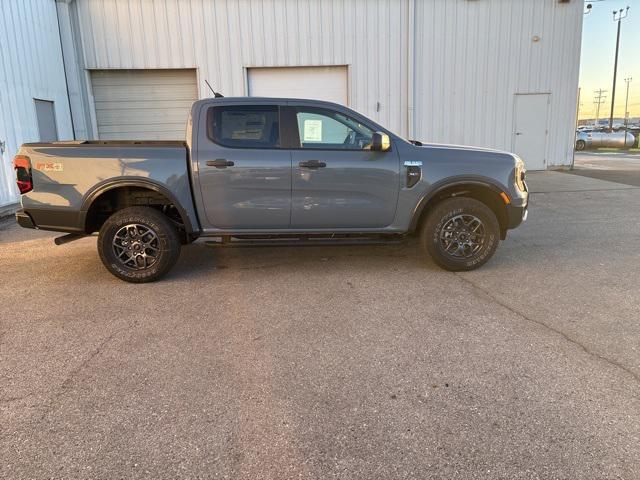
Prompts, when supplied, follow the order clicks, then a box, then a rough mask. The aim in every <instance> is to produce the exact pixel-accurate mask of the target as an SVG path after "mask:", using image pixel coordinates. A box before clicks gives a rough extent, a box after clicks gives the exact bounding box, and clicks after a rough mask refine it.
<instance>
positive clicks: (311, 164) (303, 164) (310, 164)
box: [298, 160, 327, 169]
mask: <svg viewBox="0 0 640 480" xmlns="http://www.w3.org/2000/svg"><path fill="white" fill-rule="evenodd" d="M298 165H299V166H301V167H302V168H311V169H315V168H324V167H326V166H327V164H326V163H325V162H320V161H319V160H307V161H306V162H300V163H299V164H298Z"/></svg>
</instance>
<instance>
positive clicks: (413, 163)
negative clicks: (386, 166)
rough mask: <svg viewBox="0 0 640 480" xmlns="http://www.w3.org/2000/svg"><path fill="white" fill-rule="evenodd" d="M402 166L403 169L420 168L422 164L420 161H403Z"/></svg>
mask: <svg viewBox="0 0 640 480" xmlns="http://www.w3.org/2000/svg"><path fill="white" fill-rule="evenodd" d="M404 166H405V167H421V166H422V162H421V161H420V160H405V162H404Z"/></svg>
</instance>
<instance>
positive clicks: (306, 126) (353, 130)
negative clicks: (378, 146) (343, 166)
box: [296, 107, 373, 150]
mask: <svg viewBox="0 0 640 480" xmlns="http://www.w3.org/2000/svg"><path fill="white" fill-rule="evenodd" d="M296 118H297V121H298V132H299V134H300V145H301V147H302V148H318V149H344V150H368V149H370V148H371V138H372V137H373V130H371V129H370V128H368V127H366V126H365V125H363V124H361V123H359V122H358V121H357V120H354V119H353V118H351V117H347V116H346V115H343V114H342V113H340V112H335V111H332V110H327V109H323V108H305V107H300V108H298V109H297V114H296Z"/></svg>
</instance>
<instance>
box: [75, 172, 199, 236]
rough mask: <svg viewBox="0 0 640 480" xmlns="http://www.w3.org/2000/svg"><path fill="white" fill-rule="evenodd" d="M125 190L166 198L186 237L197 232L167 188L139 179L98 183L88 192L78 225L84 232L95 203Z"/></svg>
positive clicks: (87, 227) (88, 224)
mask: <svg viewBox="0 0 640 480" xmlns="http://www.w3.org/2000/svg"><path fill="white" fill-rule="evenodd" d="M126 189H138V190H147V191H149V192H154V193H156V194H158V195H161V196H163V197H164V198H166V200H167V202H168V204H170V205H172V206H173V207H175V209H176V211H177V212H178V215H179V217H180V219H181V220H182V225H183V226H184V230H185V232H186V233H187V234H188V235H192V234H194V233H196V232H197V229H196V228H195V226H194V225H193V222H192V221H191V219H190V217H189V215H188V213H187V211H186V210H185V208H184V207H183V206H182V205H181V203H180V202H179V201H178V199H177V198H176V196H175V195H174V194H173V193H172V192H171V191H170V190H169V189H168V188H167V187H165V186H163V185H162V184H160V183H158V182H155V181H153V180H149V179H139V178H123V179H119V180H115V181H114V180H107V181H104V182H102V183H99V184H98V185H96V186H95V187H94V188H93V189H92V190H91V191H90V192H88V193H87V194H86V195H85V197H84V199H83V202H82V207H81V208H80V216H79V224H80V226H81V227H82V228H84V230H85V232H87V233H89V232H90V231H91V227H90V223H89V222H91V213H92V207H95V206H96V205H97V202H98V201H99V200H100V199H101V198H104V196H105V195H113V194H114V193H115V192H116V191H118V190H120V191H122V190H126Z"/></svg>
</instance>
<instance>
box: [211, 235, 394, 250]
mask: <svg viewBox="0 0 640 480" xmlns="http://www.w3.org/2000/svg"><path fill="white" fill-rule="evenodd" d="M404 241H405V239H404V237H400V238H398V237H393V238H380V237H376V238H305V237H302V238H264V239H262V238H235V237H232V238H221V239H220V240H219V241H208V242H205V243H204V244H205V246H207V247H210V248H239V247H334V246H335V247H339V246H340V247H344V246H349V245H399V244H401V243H404Z"/></svg>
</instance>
